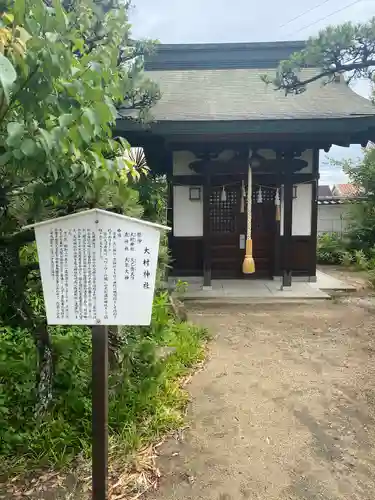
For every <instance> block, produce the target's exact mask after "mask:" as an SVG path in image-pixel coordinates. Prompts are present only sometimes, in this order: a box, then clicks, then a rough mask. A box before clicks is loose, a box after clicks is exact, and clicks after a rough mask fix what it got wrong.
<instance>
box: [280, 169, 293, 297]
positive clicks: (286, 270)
mask: <svg viewBox="0 0 375 500" xmlns="http://www.w3.org/2000/svg"><path fill="white" fill-rule="evenodd" d="M283 198H284V220H283V229H284V235H283V252H282V257H283V259H282V286H283V288H284V287H290V286H291V285H292V255H291V253H292V244H293V242H292V222H293V179H292V177H291V175H290V174H286V175H285V177H284V196H283Z"/></svg>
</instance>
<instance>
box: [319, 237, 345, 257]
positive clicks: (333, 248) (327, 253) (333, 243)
mask: <svg viewBox="0 0 375 500" xmlns="http://www.w3.org/2000/svg"><path fill="white" fill-rule="evenodd" d="M344 253H345V244H344V241H343V239H342V237H341V235H339V234H337V233H324V234H322V235H320V236H319V237H318V244H317V260H318V262H319V263H320V264H340V263H341V261H342V257H343V255H344Z"/></svg>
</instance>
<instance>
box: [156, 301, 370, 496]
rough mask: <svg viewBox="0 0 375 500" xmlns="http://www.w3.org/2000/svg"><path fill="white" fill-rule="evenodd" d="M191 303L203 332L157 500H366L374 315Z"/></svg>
mask: <svg viewBox="0 0 375 500" xmlns="http://www.w3.org/2000/svg"><path fill="white" fill-rule="evenodd" d="M246 307H247V311H246V312H245V313H244V312H243V310H244V306H241V307H235V306H233V307H230V308H226V309H224V310H223V309H220V310H215V309H207V310H205V311H200V310H194V311H192V312H191V319H192V320H193V321H195V322H198V323H200V324H202V325H205V326H206V327H208V328H209V330H210V331H211V333H212V334H213V336H214V340H213V341H212V343H211V346H210V355H209V360H208V363H207V365H206V367H205V369H204V370H203V371H201V372H199V373H198V374H197V375H195V376H194V378H193V380H192V382H191V384H190V386H189V390H190V393H191V397H192V402H191V405H190V408H189V413H188V420H189V424H190V426H189V428H188V429H187V430H186V431H185V432H183V433H182V434H180V435H179V438H177V437H176V438H174V439H171V440H169V441H168V442H167V443H165V445H163V446H162V448H161V449H160V458H159V464H158V465H159V467H160V469H161V472H162V479H161V486H160V489H159V491H158V492H156V493H155V492H153V493H152V494H151V495H150V497H149V498H153V499H156V500H159V499H160V500H203V499H204V500H242V499H251V500H344V499H345V500H349V499H350V500H367V499H368V500H370V499H371V500H373V499H374V498H375V448H374V443H375V441H374V438H375V420H374V418H375V363H374V361H375V359H374V358H375V356H374V353H375V340H374V332H375V321H374V320H375V316H373V315H371V314H370V313H369V312H368V311H366V310H364V309H363V308H360V307H356V306H355V305H345V304H342V303H341V304H336V303H333V302H331V301H330V302H319V303H308V304H304V305H295V304H294V305H293V304H285V305H272V306H267V307H266V306H260V305H256V306H246Z"/></svg>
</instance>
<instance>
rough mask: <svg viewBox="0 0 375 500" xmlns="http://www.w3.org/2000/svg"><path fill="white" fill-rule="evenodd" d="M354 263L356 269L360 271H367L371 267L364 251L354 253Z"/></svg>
mask: <svg viewBox="0 0 375 500" xmlns="http://www.w3.org/2000/svg"><path fill="white" fill-rule="evenodd" d="M354 262H355V267H356V269H358V271H366V270H367V269H368V267H369V264H368V260H367V257H366V254H365V252H364V251H363V250H355V251H354Z"/></svg>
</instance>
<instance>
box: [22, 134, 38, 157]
mask: <svg viewBox="0 0 375 500" xmlns="http://www.w3.org/2000/svg"><path fill="white" fill-rule="evenodd" d="M20 149H21V151H22V153H23V154H24V155H25V156H34V155H35V153H36V152H37V150H38V148H37V145H36V143H35V141H34V140H33V139H30V138H29V137H27V138H26V139H24V140H23V141H22V144H21V148H20Z"/></svg>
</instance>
